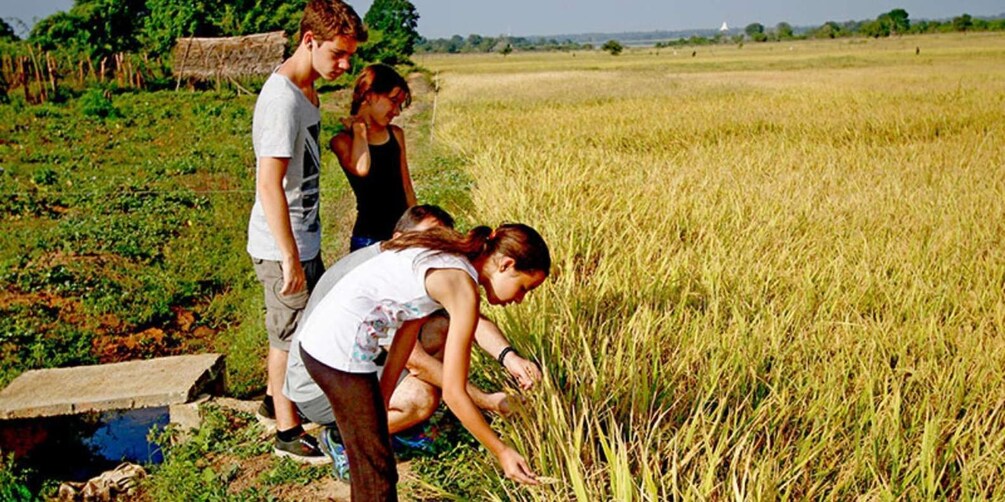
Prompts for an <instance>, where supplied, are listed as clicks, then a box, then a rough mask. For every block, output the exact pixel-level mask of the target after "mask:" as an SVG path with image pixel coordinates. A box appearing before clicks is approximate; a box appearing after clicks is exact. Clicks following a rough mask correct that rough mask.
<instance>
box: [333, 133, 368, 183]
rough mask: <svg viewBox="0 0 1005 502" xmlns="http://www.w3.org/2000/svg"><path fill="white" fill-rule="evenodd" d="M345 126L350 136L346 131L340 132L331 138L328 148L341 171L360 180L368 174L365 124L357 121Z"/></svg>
mask: <svg viewBox="0 0 1005 502" xmlns="http://www.w3.org/2000/svg"><path fill="white" fill-rule="evenodd" d="M347 126H348V127H349V128H350V131H351V132H352V134H351V135H350V134H349V132H348V131H343V132H340V133H338V134H336V135H335V136H332V139H331V142H329V144H328V146H329V148H331V150H332V152H334V153H335V156H336V157H338V163H339V165H340V166H342V169H345V170H346V172H348V173H349V174H352V175H353V176H359V177H361V178H362V177H365V176H366V175H368V174H370V145H369V144H368V142H367V134H366V123H364V122H363V121H361V120H357V121H352V122H350V123H349V124H347Z"/></svg>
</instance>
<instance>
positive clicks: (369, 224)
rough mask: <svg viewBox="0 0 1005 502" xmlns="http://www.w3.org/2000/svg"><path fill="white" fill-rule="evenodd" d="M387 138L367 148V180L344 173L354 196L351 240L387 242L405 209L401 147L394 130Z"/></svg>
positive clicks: (406, 204) (389, 132) (406, 207)
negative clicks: (368, 159) (361, 239)
mask: <svg viewBox="0 0 1005 502" xmlns="http://www.w3.org/2000/svg"><path fill="white" fill-rule="evenodd" d="M388 136H389V137H388V140H387V141H386V142H385V143H384V144H382V145H369V146H370V172H369V173H368V174H367V175H366V176H364V177H359V176H355V175H353V174H351V173H349V172H348V171H345V170H344V169H343V171H345V175H346V178H348V179H349V186H350V187H352V191H353V193H354V194H356V224H355V225H354V226H353V228H352V235H353V237H368V238H370V239H376V240H387V239H390V238H391V234H392V233H394V225H395V224H396V223H397V222H398V218H400V217H401V215H402V214H404V212H405V210H406V209H408V201H407V200H406V199H405V185H404V182H403V181H402V179H401V147H400V146H399V145H398V139H397V138H395V137H394V131H393V130H391V129H388Z"/></svg>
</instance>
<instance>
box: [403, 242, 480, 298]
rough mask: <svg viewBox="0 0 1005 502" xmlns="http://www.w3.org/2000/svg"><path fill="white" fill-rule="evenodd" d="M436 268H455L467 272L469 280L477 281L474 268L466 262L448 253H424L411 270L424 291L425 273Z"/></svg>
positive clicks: (416, 259) (419, 256)
mask: <svg viewBox="0 0 1005 502" xmlns="http://www.w3.org/2000/svg"><path fill="white" fill-rule="evenodd" d="M437 268H456V269H459V270H463V271H465V272H467V274H468V275H469V276H471V279H472V280H474V281H476V282H477V281H478V274H476V273H475V269H474V267H472V266H471V263H469V262H468V260H466V259H464V258H462V257H460V256H457V255H453V254H448V253H437V252H433V251H424V252H422V253H420V254H419V255H418V256H417V257H416V258H415V261H414V262H413V264H412V270H414V271H415V278H416V279H418V280H419V284H422V285H423V289H425V284H426V273H427V272H429V270H430V269H437Z"/></svg>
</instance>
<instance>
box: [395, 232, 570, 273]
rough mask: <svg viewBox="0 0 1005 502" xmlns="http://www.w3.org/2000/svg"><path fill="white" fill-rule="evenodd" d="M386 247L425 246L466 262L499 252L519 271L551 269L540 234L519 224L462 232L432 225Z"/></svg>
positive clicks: (548, 270) (546, 249) (399, 237)
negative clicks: (461, 258) (508, 258)
mask: <svg viewBox="0 0 1005 502" xmlns="http://www.w3.org/2000/svg"><path fill="white" fill-rule="evenodd" d="M382 247H383V248H384V249H387V250H402V249H408V248H417V247H418V248H426V249H431V250H434V251H439V252H443V253H450V254H456V255H461V256H464V257H465V258H467V259H468V260H469V261H474V260H476V259H478V258H480V257H484V256H490V255H492V254H494V253H499V254H502V255H504V256H508V257H510V258H513V261H514V266H515V268H516V269H517V270H519V271H521V272H536V271H540V272H544V274H545V275H546V276H547V275H548V273H549V272H550V271H551V254H550V253H549V251H548V245H547V244H546V243H545V242H544V238H543V237H541V234H539V233H537V231H536V230H534V229H533V228H531V227H529V226H527V225H524V224H522V223H507V224H504V225H500V226H499V228H497V229H496V230H492V229H491V228H489V227H486V226H478V227H474V228H472V229H471V230H469V231H468V233H467V234H466V235H465V234H462V233H460V232H458V231H456V230H454V229H452V228H446V227H434V228H430V229H428V230H424V231H422V232H407V233H404V234H401V235H399V236H398V237H396V238H394V239H391V240H390V241H387V242H386V243H384V244H383V245H382Z"/></svg>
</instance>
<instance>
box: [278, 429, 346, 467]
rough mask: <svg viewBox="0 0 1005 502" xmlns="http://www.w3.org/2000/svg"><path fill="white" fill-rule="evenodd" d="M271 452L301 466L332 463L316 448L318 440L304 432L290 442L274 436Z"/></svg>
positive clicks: (329, 458)
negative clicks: (274, 440)
mask: <svg viewBox="0 0 1005 502" xmlns="http://www.w3.org/2000/svg"><path fill="white" fill-rule="evenodd" d="M273 452H274V453H275V454H276V455H278V456H280V457H289V458H291V459H293V460H294V461H296V462H300V463H302V464H315V465H322V464H327V463H330V462H331V461H332V458H331V457H329V456H328V455H325V452H323V451H321V448H320V447H319V446H318V440H317V439H316V438H315V437H314V436H311V435H310V434H307V433H306V432H305V433H303V434H301V435H299V436H297V437H296V439H294V440H292V441H283V440H282V439H279V436H276V444H275V447H274V448H273Z"/></svg>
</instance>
